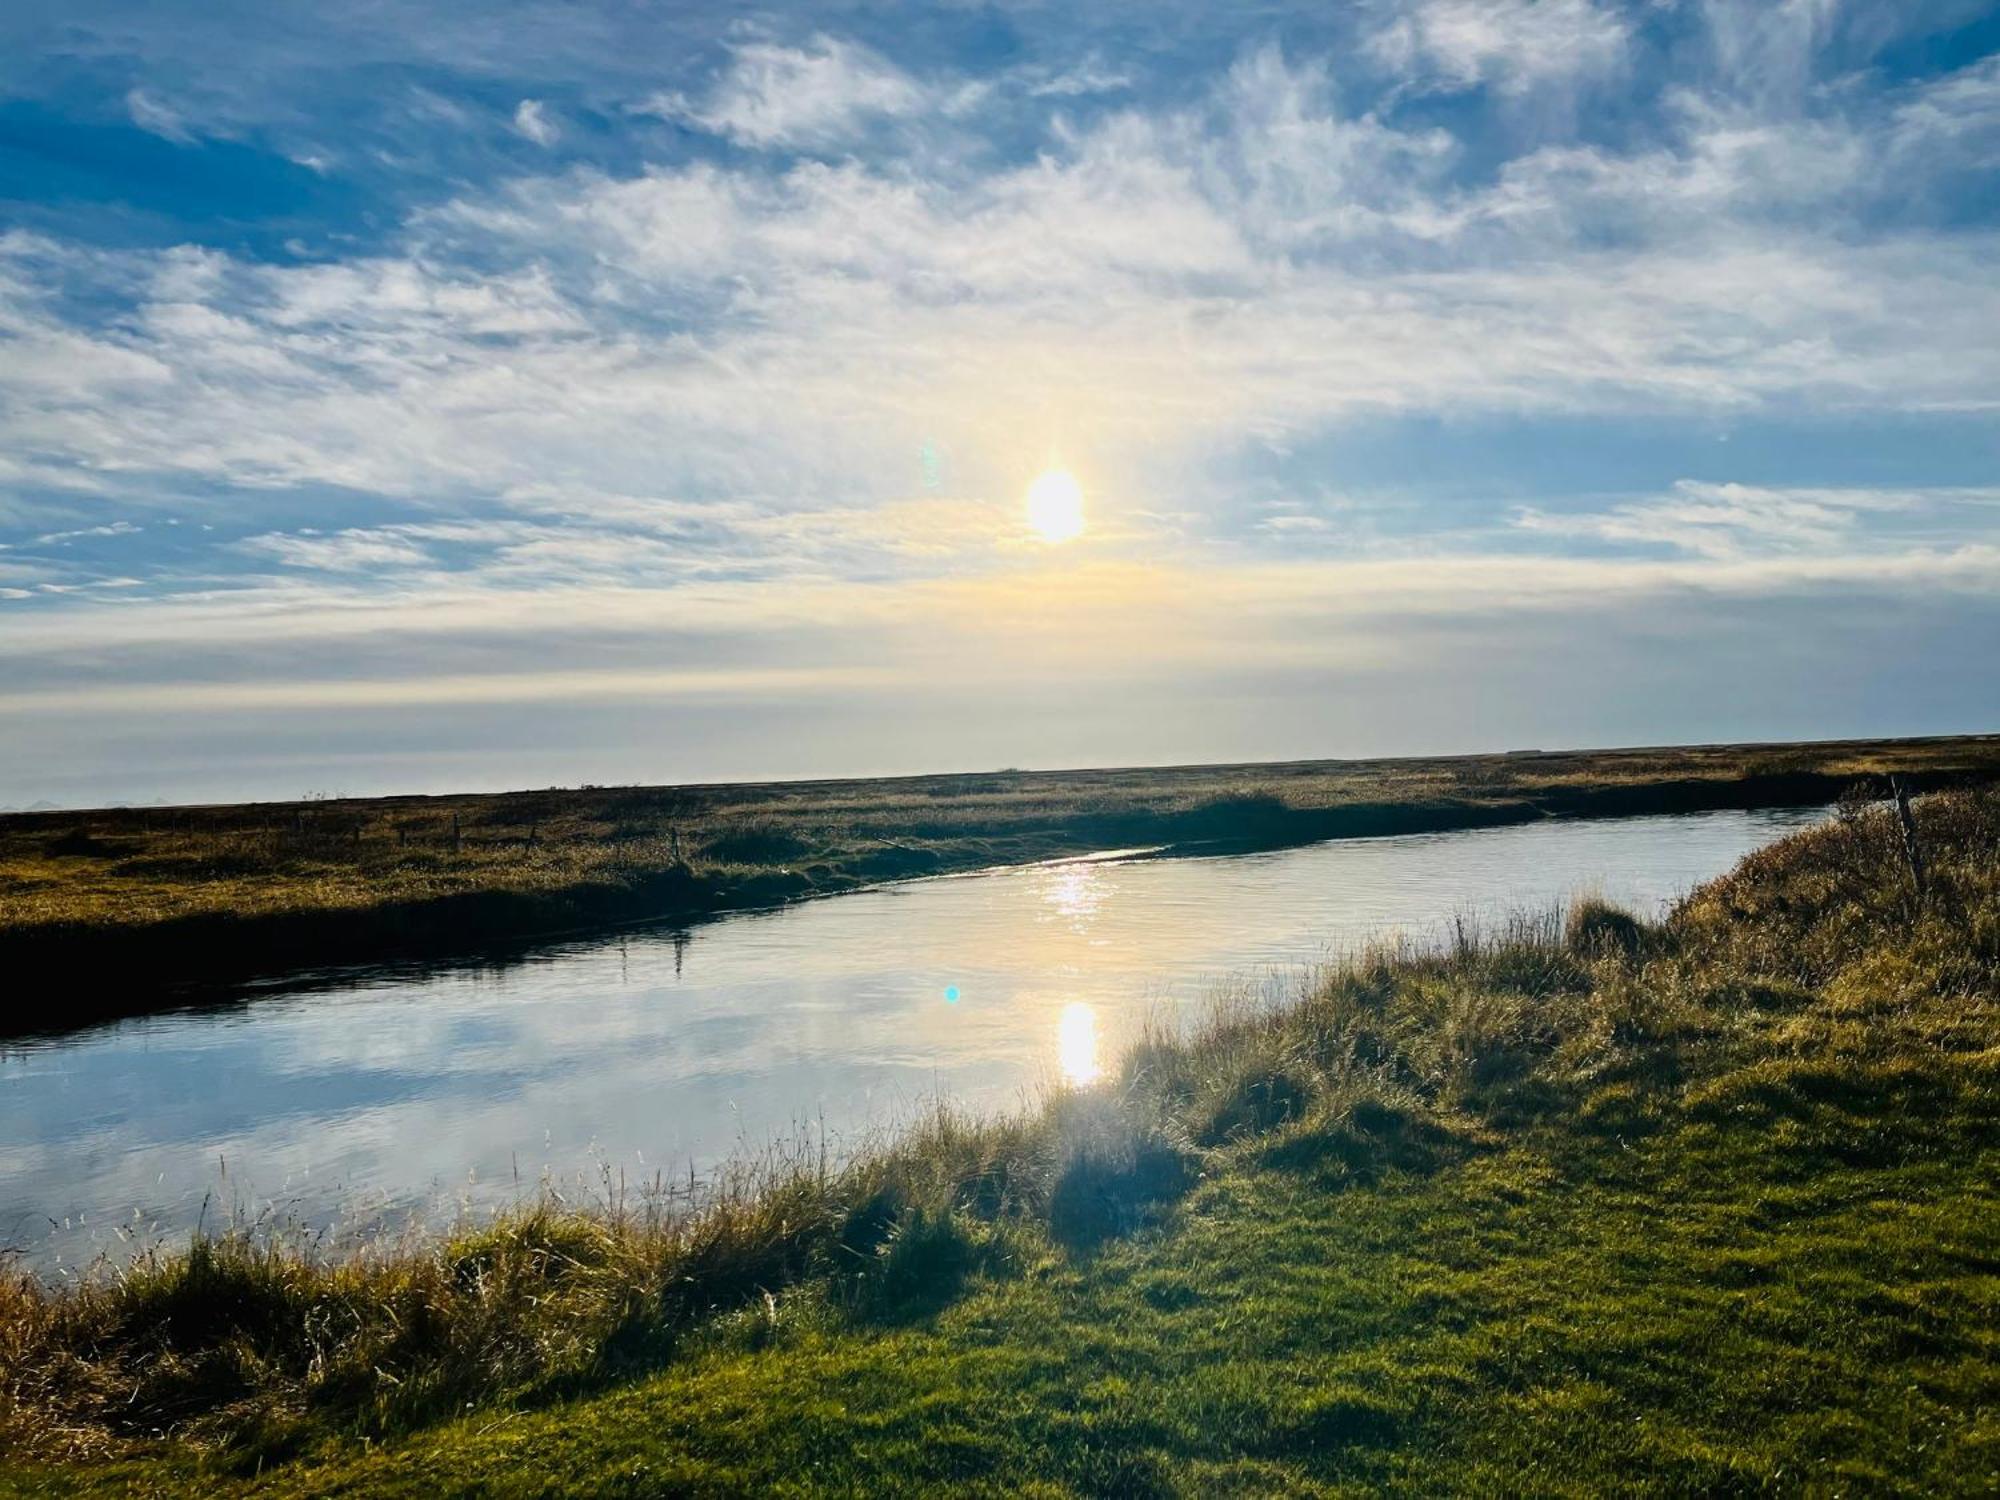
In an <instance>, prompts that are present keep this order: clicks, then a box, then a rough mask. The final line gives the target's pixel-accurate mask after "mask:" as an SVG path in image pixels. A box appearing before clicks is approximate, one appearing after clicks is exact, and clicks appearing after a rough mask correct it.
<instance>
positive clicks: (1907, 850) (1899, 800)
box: [1889, 776, 1924, 899]
mask: <svg viewBox="0 0 2000 1500" xmlns="http://www.w3.org/2000/svg"><path fill="white" fill-rule="evenodd" d="M1889 788H1890V790H1891V791H1893V792H1894V793H1895V794H1896V821H1897V822H1899V823H1901V824H1902V825H1903V858H1904V859H1905V860H1907V861H1908V862H1909V866H1910V884H1911V885H1912V886H1914V887H1916V892H1917V896H1918V898H1919V899H1921V898H1922V896H1923V894H1924V851H1923V846H1922V845H1921V844H1919V843H1918V842H1917V820H1916V818H1915V816H1914V815H1913V814H1912V813H1911V812H1910V784H1909V783H1908V782H1907V781H1905V780H1904V779H1903V778H1902V777H1900V776H1891V777H1890V778H1889Z"/></svg>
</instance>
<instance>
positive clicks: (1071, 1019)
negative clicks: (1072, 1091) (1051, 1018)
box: [1056, 1000, 1104, 1087]
mask: <svg viewBox="0 0 2000 1500" xmlns="http://www.w3.org/2000/svg"><path fill="white" fill-rule="evenodd" d="M1056 1056H1057V1059H1058V1060H1059V1061H1060V1063H1061V1065H1062V1071H1063V1077H1064V1078H1065V1079H1067V1080H1068V1081H1069V1082H1071V1083H1073V1084H1076V1085H1078V1086H1079V1087H1081V1086H1083V1085H1085V1084H1090V1083H1095V1082H1096V1081H1097V1078H1098V1075H1099V1074H1100V1073H1102V1072H1103V1071H1104V1069H1103V1067H1102V1066H1101V1065H1100V1064H1099V1062H1098V1060H1097V1012H1096V1011H1094V1010H1092V1009H1091V1008H1090V1007H1089V1006H1088V1005H1085V1004H1084V1003H1083V1002H1082V1001H1081V1000H1076V1001H1072V1002H1071V1003H1070V1004H1068V1005H1065V1006H1064V1007H1063V1013H1062V1019H1061V1020H1060V1021H1058V1022H1057V1023H1056Z"/></svg>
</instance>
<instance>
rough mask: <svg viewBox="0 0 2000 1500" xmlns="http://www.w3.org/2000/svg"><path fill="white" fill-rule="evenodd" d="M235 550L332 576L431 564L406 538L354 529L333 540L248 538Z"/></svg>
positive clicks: (305, 534)
mask: <svg viewBox="0 0 2000 1500" xmlns="http://www.w3.org/2000/svg"><path fill="white" fill-rule="evenodd" d="M237 546H238V547H239V548H240V549H241V550H243V551H245V552H254V553H260V554H263V555H265V556H269V557H274V558H276V559H277V560H278V561H279V562H280V563H282V564H284V565H285V566H286V567H288V568H310V569H314V570H317V571H322V572H332V573H360V572H372V571H374V570H375V569H378V568H407V567H417V566H421V565H422V564H424V563H427V562H429V561H430V554H429V553H427V552H425V551H424V549H423V548H422V547H419V546H418V545H417V544H416V543H414V542H412V541H410V540H409V539H408V538H406V537H402V536H398V535H396V534H395V533H394V532H390V531H380V530H365V529H356V530H349V531H342V532H337V533H335V534H334V535H332V536H321V535H319V534H317V533H314V532H299V533H295V534H285V533H279V532H272V533H268V534H266V535H264V536H253V537H247V538H245V539H244V540H243V541H241V542H239V543H237Z"/></svg>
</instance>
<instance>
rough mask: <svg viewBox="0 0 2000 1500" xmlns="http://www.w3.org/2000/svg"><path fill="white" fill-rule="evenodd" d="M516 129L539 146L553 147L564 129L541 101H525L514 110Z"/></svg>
mask: <svg viewBox="0 0 2000 1500" xmlns="http://www.w3.org/2000/svg"><path fill="white" fill-rule="evenodd" d="M514 129H515V130H516V131H517V132H518V133H519V134H521V135H523V136H525V137H527V138H528V139H529V140H531V141H533V142H534V143H535V144H536V145H537V146H553V145H554V144H555V143H556V141H557V139H558V138H560V137H561V135H562V127H561V126H559V125H558V124H556V121H555V118H554V116H552V115H550V114H549V112H548V110H547V108H546V107H545V106H544V105H543V104H542V101H541V100H539V99H523V100H522V101H521V102H520V104H519V105H518V106H516V107H515V110H514Z"/></svg>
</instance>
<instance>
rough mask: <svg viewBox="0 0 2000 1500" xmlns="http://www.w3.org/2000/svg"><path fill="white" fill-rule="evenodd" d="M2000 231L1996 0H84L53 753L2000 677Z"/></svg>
mask: <svg viewBox="0 0 2000 1500" xmlns="http://www.w3.org/2000/svg"><path fill="white" fill-rule="evenodd" d="M1997 231H2000V5H1996V4H1991V3H1979V4H1974V3H1959V0H1935V3H1923V0H1628V3H1619V0H1365V3H1354V4H1345V5H1342V4H1327V3H1315V4H1302V5H1292V4H1287V3H1284V0H1262V3H1257V4H1251V5H1244V6H1213V5H1205V4H1194V3H1189V0H1145V3H1137V0H1133V3H1127V0H1092V3H1085V4H1074V3H1070V4H1041V3H992V4H983V5H982V4H947V5H936V6H929V7H914V6H904V5H890V4H870V3H822V4H814V5H810V6H794V7H790V8H786V7H776V8H741V7H735V6H731V7H723V6H705V5H698V4H688V3H685V0H676V3H652V0H571V3H566V4H521V3H515V0H477V3H473V0H426V3H423V4H420V5H419V4H413V3H407V0H355V3H352V4H348V5H341V6H322V5H312V6H308V5H304V4H291V3H278V4H272V3H270V0H257V3H251V0H204V3H200V4H196V3H191V0H60V3H47V0H12V3H10V4H9V5H7V6H6V7H5V8H4V9H0V805H13V806H25V805H31V804H34V803H36V802H40V801H49V802H55V803H58V804H63V805H81V804H89V803H102V802H108V801H134V802H150V801H153V800H155V799H166V800H169V801H194V800H236V799H243V798H276V797H296V796H300V795H304V794H309V793H344V794H351V795H360V794H370V793H378V792H389V791H442V790H450V789H459V788H468V789H470V788H503V787H522V786H545V785H577V784H583V783H597V784H606V783H620V782H661V781H684V780H731V779H745V778H767V777H781V776H782V777H790V776H836V775H870V774H888V773H900V772H916V771H927V770H977V769H991V768H995V767H999V766H1027V767H1054V766H1066V765H1106V764H1144V763H1177V762H1193V761H1233V760H1258V759H1287V758H1303V757H1322V756H1324V757H1341V756H1367V755H1385V754H1427V753H1452V752H1459V751H1470V750H1482V749H1491V750H1499V749H1510V748H1525V747H1537V746H1539V747H1547V748H1554V747H1557V746H1585V745H1612V744H1657V743H1679V742H1711V741H1718V740H1742V739H1804V738H1827V737H1843V736H1859V735H1896V734H1934V733H1950V732H1958V731H1990V730H1995V729H2000V722H1996V713H1995V708H1996V705H2000V425H1996V414H1997V413H2000V232H1997ZM1050 470H1062V471H1066V472H1068V473H1069V474H1071V475H1073V476H1074V477H1075V480H1076V483H1077V485H1078V487H1079V489H1080V490H1081V493H1082V495H1083V503H1084V511H1085V516H1084V520H1085V524H1084V529H1083V531H1082V534H1081V535H1079V536H1076V537H1075V538H1074V539H1071V540H1068V541H1062V542H1052V541H1048V540H1046V539H1044V538H1042V537H1040V536H1038V535H1037V534H1036V533H1035V532H1034V531H1033V530H1032V529H1031V528H1030V527H1029V526H1028V524H1027V522H1026V510H1025V499H1024V497H1025V495H1026V493H1027V491H1028V489H1029V487H1030V485H1031V484H1032V483H1033V481H1034V480H1035V479H1036V478H1037V476H1038V475H1041V474H1044V473H1046V472H1048V471H1050Z"/></svg>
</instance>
